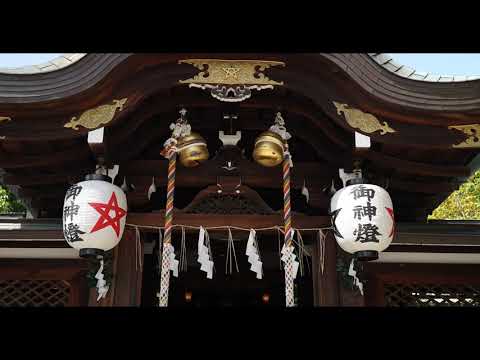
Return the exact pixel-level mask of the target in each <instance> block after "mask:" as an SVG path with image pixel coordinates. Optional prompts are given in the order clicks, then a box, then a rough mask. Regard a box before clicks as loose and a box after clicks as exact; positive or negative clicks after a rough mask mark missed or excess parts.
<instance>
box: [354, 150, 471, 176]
mask: <svg viewBox="0 0 480 360" xmlns="http://www.w3.org/2000/svg"><path fill="white" fill-rule="evenodd" d="M358 156H360V157H363V158H365V159H368V160H370V161H372V163H373V165H374V166H375V167H381V168H384V169H390V170H395V171H397V172H399V173H405V174H412V175H424V176H439V177H463V176H469V175H470V169H469V168H468V167H467V166H447V165H443V166H441V165H432V164H426V163H419V162H415V161H409V160H403V159H399V158H396V157H393V156H388V155H383V154H380V153H377V152H374V151H366V152H362V153H358Z"/></svg>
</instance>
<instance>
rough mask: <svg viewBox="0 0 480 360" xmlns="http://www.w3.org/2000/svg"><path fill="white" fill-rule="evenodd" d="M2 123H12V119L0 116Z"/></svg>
mask: <svg viewBox="0 0 480 360" xmlns="http://www.w3.org/2000/svg"><path fill="white" fill-rule="evenodd" d="M4 121H12V118H11V117H10V116H0V123H2V122H4Z"/></svg>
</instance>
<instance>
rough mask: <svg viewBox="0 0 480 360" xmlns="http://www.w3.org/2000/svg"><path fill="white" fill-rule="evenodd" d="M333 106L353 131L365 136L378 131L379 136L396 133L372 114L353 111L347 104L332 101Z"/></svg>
mask: <svg viewBox="0 0 480 360" xmlns="http://www.w3.org/2000/svg"><path fill="white" fill-rule="evenodd" d="M333 104H334V105H335V107H336V108H337V114H338V115H341V114H342V113H343V115H344V116H345V120H346V121H347V123H348V125H350V126H351V127H352V128H354V129H359V130H361V131H363V132H364V133H367V134H371V133H374V132H376V131H380V135H385V134H386V133H394V132H396V131H395V130H394V129H392V128H391V127H390V126H389V125H388V123H387V122H386V121H384V122H383V125H382V124H381V123H380V121H379V120H378V119H377V118H376V117H375V116H373V115H372V114H369V113H364V112H363V111H361V110H358V109H354V108H352V107H350V105H348V104H340V103H338V102H336V101H334V102H333Z"/></svg>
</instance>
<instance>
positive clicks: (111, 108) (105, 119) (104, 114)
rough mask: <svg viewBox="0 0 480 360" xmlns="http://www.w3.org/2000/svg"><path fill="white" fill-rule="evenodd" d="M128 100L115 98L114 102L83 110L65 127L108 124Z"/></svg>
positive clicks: (75, 128) (88, 127) (74, 127)
mask: <svg viewBox="0 0 480 360" xmlns="http://www.w3.org/2000/svg"><path fill="white" fill-rule="evenodd" d="M127 100H128V99H127V98H123V99H120V100H113V101H112V104H106V105H100V106H97V107H94V108H93V109H89V110H87V111H85V112H83V113H82V115H80V117H79V118H78V119H77V117H76V116H73V117H72V118H71V119H70V121H69V122H67V123H66V124H65V125H64V127H66V128H72V129H73V130H79V128H78V127H79V126H83V127H84V128H87V129H96V128H97V127H99V126H100V125H103V124H108V123H109V122H110V121H112V119H113V118H114V116H115V113H116V111H117V110H118V111H122V110H123V107H124V105H125V103H126V102H127Z"/></svg>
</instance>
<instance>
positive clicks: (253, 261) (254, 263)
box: [245, 229, 263, 279]
mask: <svg viewBox="0 0 480 360" xmlns="http://www.w3.org/2000/svg"><path fill="white" fill-rule="evenodd" d="M245 255H247V256H248V262H249V263H250V265H251V266H250V270H251V271H253V272H254V273H256V274H257V279H262V277H263V268H262V265H263V263H262V261H261V259H260V253H259V251H258V243H257V240H256V233H255V230H253V229H250V235H249V236H248V241H247V249H246V251H245Z"/></svg>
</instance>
